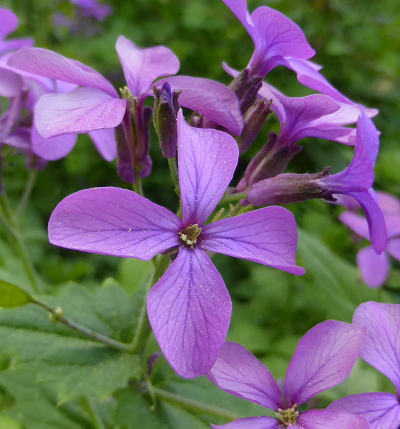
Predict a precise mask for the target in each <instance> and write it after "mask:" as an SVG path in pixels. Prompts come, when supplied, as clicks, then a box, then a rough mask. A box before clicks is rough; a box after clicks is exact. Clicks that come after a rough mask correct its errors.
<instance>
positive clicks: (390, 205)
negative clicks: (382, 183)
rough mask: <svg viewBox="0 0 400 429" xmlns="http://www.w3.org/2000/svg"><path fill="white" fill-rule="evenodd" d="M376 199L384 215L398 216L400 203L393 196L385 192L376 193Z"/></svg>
mask: <svg viewBox="0 0 400 429" xmlns="http://www.w3.org/2000/svg"><path fill="white" fill-rule="evenodd" d="M376 196H377V197H378V201H379V205H380V206H381V208H382V211H383V213H385V214H397V215H399V214H400V201H399V200H398V199H397V198H396V197H394V196H393V195H390V194H388V193H387V192H382V191H378V192H377V193H376Z"/></svg>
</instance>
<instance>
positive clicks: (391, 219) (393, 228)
mask: <svg viewBox="0 0 400 429" xmlns="http://www.w3.org/2000/svg"><path fill="white" fill-rule="evenodd" d="M379 205H380V207H382V205H381V203H380V200H379ZM385 221H386V227H387V233H388V237H396V235H400V214H387V215H385Z"/></svg>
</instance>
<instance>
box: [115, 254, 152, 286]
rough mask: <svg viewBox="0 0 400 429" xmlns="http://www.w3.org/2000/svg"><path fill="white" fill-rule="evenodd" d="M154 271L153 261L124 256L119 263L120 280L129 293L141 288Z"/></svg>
mask: <svg viewBox="0 0 400 429" xmlns="http://www.w3.org/2000/svg"><path fill="white" fill-rule="evenodd" d="M153 272H154V265H153V262H152V261H140V260H139V259H131V258H124V259H122V260H121V262H120V263H119V267H118V280H119V282H120V283H121V285H122V286H123V287H124V289H125V290H126V292H127V293H128V294H131V293H133V292H136V291H137V290H139V288H140V286H141V285H142V284H143V282H144V281H146V279H147V278H148V277H149V276H151V275H152V274H153Z"/></svg>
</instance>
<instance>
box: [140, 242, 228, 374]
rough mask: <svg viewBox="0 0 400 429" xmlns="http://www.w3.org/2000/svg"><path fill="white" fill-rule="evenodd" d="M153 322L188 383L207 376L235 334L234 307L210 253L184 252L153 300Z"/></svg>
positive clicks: (149, 301)
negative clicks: (229, 336)
mask: <svg viewBox="0 0 400 429" xmlns="http://www.w3.org/2000/svg"><path fill="white" fill-rule="evenodd" d="M147 311H148V314H149V320H150V323H151V326H152V328H153V331H154V335H155V336H156V338H157V341H158V344H159V345H160V347H161V350H162V351H163V353H164V355H165V357H166V358H167V360H168V361H169V363H170V364H171V366H172V367H173V368H174V369H175V371H176V372H177V373H178V374H179V375H180V376H182V377H185V378H192V377H198V376H200V375H202V374H205V373H207V372H208V371H209V370H210V369H211V367H212V366H213V365H214V363H215V361H216V359H217V357H218V354H219V352H220V350H221V347H222V346H223V344H224V341H225V337H226V334H227V331H228V328H229V322H230V318H231V312H232V304H231V299H230V296H229V293H228V291H227V289H226V287H225V284H224V281H223V280H222V277H221V275H220V274H219V272H218V271H217V269H216V268H215V266H214V264H213V263H212V261H211V259H210V258H209V256H208V255H207V253H206V252H205V251H204V250H201V249H187V248H185V247H183V248H181V249H180V250H179V253H178V256H177V258H176V259H175V261H174V262H173V263H172V265H171V266H170V267H169V268H168V270H167V271H166V273H165V274H164V275H163V276H162V277H161V279H160V280H159V281H158V282H157V283H156V284H155V285H154V286H153V287H152V289H151V290H150V292H149V295H148V297H147Z"/></svg>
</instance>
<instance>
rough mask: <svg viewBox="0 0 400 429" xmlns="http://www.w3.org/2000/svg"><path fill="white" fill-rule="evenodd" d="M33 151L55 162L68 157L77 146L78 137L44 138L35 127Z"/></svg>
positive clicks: (33, 131)
mask: <svg viewBox="0 0 400 429" xmlns="http://www.w3.org/2000/svg"><path fill="white" fill-rule="evenodd" d="M31 139H32V140H31V141H32V151H33V152H34V153H35V154H36V155H37V156H40V157H41V158H43V159H45V160H47V161H55V160H57V159H60V158H64V156H66V155H68V154H69V153H70V152H71V150H72V149H73V147H74V146H75V143H76V140H77V135H76V134H66V135H65V136H56V137H50V138H48V139H47V138H45V137H42V136H41V135H40V134H39V133H38V131H37V129H36V127H35V126H33V127H32V137H31Z"/></svg>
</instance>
